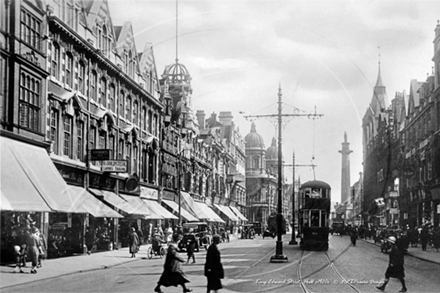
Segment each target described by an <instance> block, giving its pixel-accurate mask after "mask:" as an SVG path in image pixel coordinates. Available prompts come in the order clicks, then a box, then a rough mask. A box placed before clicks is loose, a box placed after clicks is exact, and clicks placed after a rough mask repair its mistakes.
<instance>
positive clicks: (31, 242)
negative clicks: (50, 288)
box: [28, 227, 42, 274]
mask: <svg viewBox="0 0 440 293" xmlns="http://www.w3.org/2000/svg"><path fill="white" fill-rule="evenodd" d="M39 232H40V231H39V230H38V229H37V228H35V227H34V228H33V230H32V234H31V236H30V237H29V239H28V249H29V255H30V257H31V262H32V269H31V274H36V273H37V270H36V268H37V265H38V258H39V256H40V254H41V252H42V250H41V240H40V236H39Z"/></svg>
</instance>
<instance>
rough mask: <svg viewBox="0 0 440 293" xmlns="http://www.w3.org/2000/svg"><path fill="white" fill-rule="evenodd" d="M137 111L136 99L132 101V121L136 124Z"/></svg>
mask: <svg viewBox="0 0 440 293" xmlns="http://www.w3.org/2000/svg"><path fill="white" fill-rule="evenodd" d="M138 111H139V105H138V102H137V101H134V103H133V123H134V124H138V123H139V122H138Z"/></svg>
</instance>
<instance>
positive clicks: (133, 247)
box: [129, 227, 139, 257]
mask: <svg viewBox="0 0 440 293" xmlns="http://www.w3.org/2000/svg"><path fill="white" fill-rule="evenodd" d="M129 245H130V253H131V257H136V253H137V252H138V250H139V236H138V235H137V233H136V229H135V228H134V227H132V228H131V232H130V235H129Z"/></svg>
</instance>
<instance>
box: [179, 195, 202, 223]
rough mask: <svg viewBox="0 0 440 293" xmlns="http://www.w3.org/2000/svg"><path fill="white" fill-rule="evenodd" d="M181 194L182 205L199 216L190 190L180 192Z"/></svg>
mask: <svg viewBox="0 0 440 293" xmlns="http://www.w3.org/2000/svg"><path fill="white" fill-rule="evenodd" d="M180 195H181V206H182V207H184V208H185V209H186V210H187V211H189V212H190V213H191V214H192V215H194V216H196V217H198V213H197V211H196V209H195V206H194V199H193V198H192V197H191V195H190V194H189V193H188V192H183V191H181V192H180Z"/></svg>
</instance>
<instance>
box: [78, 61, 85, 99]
mask: <svg viewBox="0 0 440 293" xmlns="http://www.w3.org/2000/svg"><path fill="white" fill-rule="evenodd" d="M84 72H85V66H84V62H82V61H80V62H78V68H77V76H78V78H77V90H78V91H79V92H80V93H82V94H84Z"/></svg>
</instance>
